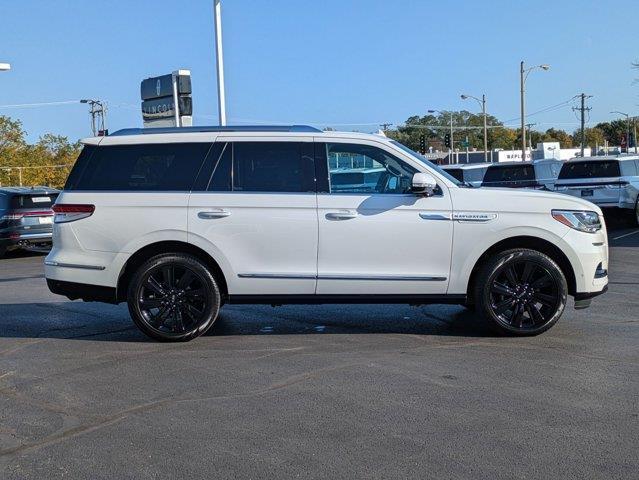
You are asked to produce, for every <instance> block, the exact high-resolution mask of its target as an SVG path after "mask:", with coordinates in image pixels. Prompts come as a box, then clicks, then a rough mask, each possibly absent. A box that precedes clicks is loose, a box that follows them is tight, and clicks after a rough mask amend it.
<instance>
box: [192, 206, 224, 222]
mask: <svg viewBox="0 0 639 480" xmlns="http://www.w3.org/2000/svg"><path fill="white" fill-rule="evenodd" d="M229 215H231V212H229V211H228V210H224V209H220V210H206V211H203V212H198V214H197V216H198V217H199V218H202V219H204V220H209V219H212V218H224V217H228V216H229Z"/></svg>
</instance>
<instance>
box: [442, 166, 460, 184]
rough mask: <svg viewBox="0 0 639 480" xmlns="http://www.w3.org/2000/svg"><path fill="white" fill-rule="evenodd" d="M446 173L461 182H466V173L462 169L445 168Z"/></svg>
mask: <svg viewBox="0 0 639 480" xmlns="http://www.w3.org/2000/svg"><path fill="white" fill-rule="evenodd" d="M444 171H445V172H446V173H448V174H449V175H452V176H453V177H455V178H456V179H457V180H459V181H460V182H463V181H464V171H463V170H462V169H461V168H444Z"/></svg>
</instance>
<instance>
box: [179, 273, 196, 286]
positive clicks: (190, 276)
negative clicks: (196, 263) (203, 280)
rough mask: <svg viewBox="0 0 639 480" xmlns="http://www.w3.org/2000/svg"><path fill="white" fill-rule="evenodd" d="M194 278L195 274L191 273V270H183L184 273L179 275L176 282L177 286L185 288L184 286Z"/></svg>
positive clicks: (189, 283)
mask: <svg viewBox="0 0 639 480" xmlns="http://www.w3.org/2000/svg"><path fill="white" fill-rule="evenodd" d="M194 280H195V275H193V272H191V270H185V271H184V274H183V275H182V276H181V277H180V280H179V281H178V283H177V288H180V289H185V288H186V287H188V286H189V285H191V284H192V283H193V281H194Z"/></svg>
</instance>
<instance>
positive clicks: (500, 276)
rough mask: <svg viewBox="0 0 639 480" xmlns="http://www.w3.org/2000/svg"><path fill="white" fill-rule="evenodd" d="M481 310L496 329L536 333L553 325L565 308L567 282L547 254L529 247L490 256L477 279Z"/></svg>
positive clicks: (529, 333) (515, 333) (510, 332)
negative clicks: (528, 248)
mask: <svg viewBox="0 0 639 480" xmlns="http://www.w3.org/2000/svg"><path fill="white" fill-rule="evenodd" d="M478 290H480V291H479V292H476V294H477V296H476V298H477V299H478V305H480V306H481V308H480V309H479V310H480V311H481V312H482V313H483V314H484V316H485V317H486V318H487V319H488V320H489V322H490V323H491V325H492V326H493V328H495V329H496V330H498V331H499V332H501V333H507V334H511V335H536V334H539V333H541V332H544V331H546V330H548V329H549V328H550V327H551V326H552V325H554V324H555V323H556V322H557V320H559V317H560V316H561V314H562V313H563V311H564V308H565V306H566V300H567V284H566V279H565V277H564V275H563V272H562V271H561V269H560V268H559V267H558V266H557V264H556V263H555V262H554V261H553V260H552V259H550V258H549V257H547V256H546V255H544V254H542V253H540V252H537V251H534V250H527V249H518V250H510V251H508V252H502V253H500V254H497V255H496V256H495V257H493V258H492V259H490V260H489V261H488V262H487V264H486V266H485V267H484V269H483V271H482V273H481V274H480V276H479V278H478Z"/></svg>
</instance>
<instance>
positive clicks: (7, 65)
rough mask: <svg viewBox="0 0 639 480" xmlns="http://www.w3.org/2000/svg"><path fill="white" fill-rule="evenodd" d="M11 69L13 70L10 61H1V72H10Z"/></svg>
mask: <svg viewBox="0 0 639 480" xmlns="http://www.w3.org/2000/svg"><path fill="white" fill-rule="evenodd" d="M9 70H11V64H10V63H0V72H8V71H9Z"/></svg>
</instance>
